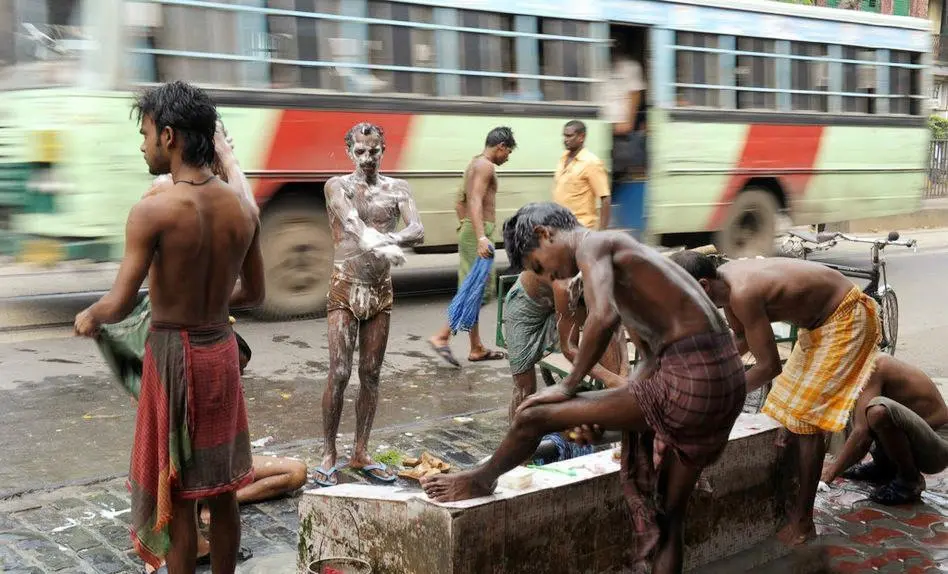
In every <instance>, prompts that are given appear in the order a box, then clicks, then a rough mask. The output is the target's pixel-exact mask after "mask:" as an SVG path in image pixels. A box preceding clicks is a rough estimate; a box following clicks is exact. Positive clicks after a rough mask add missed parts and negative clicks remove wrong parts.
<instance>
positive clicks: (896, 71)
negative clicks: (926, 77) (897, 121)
mask: <svg viewBox="0 0 948 574" xmlns="http://www.w3.org/2000/svg"><path fill="white" fill-rule="evenodd" d="M889 61H890V62H891V63H892V64H894V65H892V66H889V94H890V95H891V97H890V98H889V113H890V114H902V115H912V116H918V115H921V114H922V113H923V103H924V101H923V100H924V98H923V97H922V96H923V95H924V94H923V93H922V71H921V69H919V68H913V67H903V66H898V64H903V65H908V66H918V65H920V64H921V63H922V55H921V54H915V53H912V52H904V51H896V50H893V51H892V52H890V53H889Z"/></svg>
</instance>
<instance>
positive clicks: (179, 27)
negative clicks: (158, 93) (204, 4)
mask: <svg viewBox="0 0 948 574" xmlns="http://www.w3.org/2000/svg"><path fill="white" fill-rule="evenodd" d="M161 20H162V25H161V26H160V27H158V28H155V29H154V30H153V33H152V36H151V43H153V45H154V48H155V49H157V50H168V51H173V52H192V53H197V54H202V55H203V54H207V56H206V57H190V56H184V55H157V56H156V57H155V63H154V65H155V70H154V73H155V75H156V76H157V77H156V78H154V79H155V80H157V81H158V82H168V81H172V80H177V79H180V78H187V79H188V81H191V82H195V83H199V84H206V85H217V86H233V85H237V84H238V83H240V82H239V79H240V63H238V62H232V61H227V60H221V59H215V58H213V57H211V56H212V55H213V54H231V53H236V52H237V50H238V42H239V38H238V36H237V33H236V32H237V30H238V28H237V14H236V13H234V12H230V11H225V10H206V9H204V8H196V7H191V6H170V5H164V6H162V14H161ZM198 30H200V33H197V31H198Z"/></svg>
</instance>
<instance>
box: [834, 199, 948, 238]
mask: <svg viewBox="0 0 948 574" xmlns="http://www.w3.org/2000/svg"><path fill="white" fill-rule="evenodd" d="M935 227H948V198H937V199H926V200H923V201H922V208H921V209H920V210H918V211H916V212H914V213H903V214H899V215H889V216H885V217H870V218H867V219H854V220H852V221H844V222H841V223H834V224H829V225H827V229H828V230H831V231H842V232H843V233H880V232H888V231H903V230H908V229H931V228H935Z"/></svg>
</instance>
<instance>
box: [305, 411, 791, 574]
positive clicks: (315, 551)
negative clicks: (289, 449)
mask: <svg viewBox="0 0 948 574" xmlns="http://www.w3.org/2000/svg"><path fill="white" fill-rule="evenodd" d="M776 432H777V424H776V423H775V422H774V421H773V420H772V419H770V418H769V417H767V416H766V415H760V414H754V415H741V417H740V419H739V420H738V423H737V424H736V425H735V427H734V429H733V431H732V433H731V437H730V443H729V444H728V447H727V449H726V450H725V452H724V454H723V455H722V457H721V459H720V460H719V461H718V462H717V463H716V464H715V465H713V466H711V467H709V468H708V469H706V471H705V473H704V475H703V476H702V478H701V480H700V481H699V484H698V488H697V490H696V492H695V494H694V495H693V497H692V501H691V507H690V512H689V520H688V524H687V527H686V533H685V543H686V556H685V560H686V569H688V570H694V569H696V568H698V567H701V566H704V565H707V564H709V563H712V562H714V561H716V560H720V559H723V558H726V557H728V556H731V555H734V554H737V553H739V552H742V551H745V550H748V549H750V548H752V547H754V546H755V545H757V544H758V543H759V542H761V541H763V540H765V539H767V538H769V537H770V536H772V535H773V534H774V533H775V532H776V531H777V528H778V526H779V525H780V524H782V522H783V520H784V516H785V513H784V509H785V507H786V501H787V497H788V496H789V495H791V494H792V493H793V492H794V491H795V488H794V484H793V480H792V470H791V467H789V466H787V465H785V464H784V462H783V454H782V453H781V452H780V451H779V450H778V449H776V448H774V445H773V441H774V438H775V436H776ZM549 467H550V468H556V469H560V470H564V471H566V472H573V473H575V476H567V475H566V474H561V473H556V472H548V471H534V472H533V473H532V481H533V484H532V485H531V486H529V487H527V488H524V489H519V490H518V489H513V488H503V487H500V488H498V490H497V492H496V493H495V494H494V495H492V496H489V497H484V498H479V499H474V500H469V501H464V502H457V503H450V504H438V503H435V502H432V501H430V500H429V499H428V498H427V497H426V496H425V495H424V493H422V492H421V491H420V489H404V488H394V487H386V486H370V485H339V486H336V487H332V488H325V489H318V490H309V491H306V492H305V493H304V494H303V497H302V499H301V501H300V506H299V511H300V544H299V558H298V563H297V566H298V569H299V572H301V573H304V574H305V573H306V568H307V565H308V564H309V563H310V562H311V561H312V560H315V559H319V558H326V557H330V556H350V557H356V558H362V559H363V560H367V561H368V562H370V563H371V564H372V568H373V572H374V573H376V574H396V573H398V574H402V573H404V574H444V573H454V574H462V573H463V574H483V573H488V572H490V573H495V574H501V573H510V574H513V573H517V574H534V573H536V574H540V573H543V574H554V573H559V572H562V573H580V572H589V573H597V574H598V573H609V572H624V571H627V566H626V565H627V564H628V558H627V556H628V551H629V550H630V547H631V544H630V536H631V534H630V532H631V530H630V521H629V517H628V511H627V507H626V504H625V500H624V499H623V497H622V492H621V488H620V484H619V479H618V470H619V465H618V463H617V462H615V461H614V460H613V459H612V453H611V452H610V451H606V452H600V453H597V454H592V455H589V456H585V457H579V458H576V459H572V460H568V461H563V462H559V463H555V464H552V465H549ZM522 472H524V469H522V468H518V469H515V470H514V471H511V473H509V474H514V473H522ZM508 477H509V476H508V475H505V477H502V481H501V484H503V483H504V480H503V479H504V478H508ZM781 552H785V550H783V549H782V547H778V546H774V547H772V548H769V549H768V550H767V551H764V552H760V553H759V555H758V556H757V557H756V558H755V560H758V561H759V564H763V563H765V562H767V561H769V560H773V559H775V558H777V557H779V555H780V553H781Z"/></svg>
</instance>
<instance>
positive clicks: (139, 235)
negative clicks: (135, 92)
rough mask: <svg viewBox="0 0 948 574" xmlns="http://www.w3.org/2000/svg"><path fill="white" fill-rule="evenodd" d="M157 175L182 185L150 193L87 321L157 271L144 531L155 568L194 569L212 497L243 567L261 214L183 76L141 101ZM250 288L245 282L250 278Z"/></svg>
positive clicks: (142, 467)
mask: <svg viewBox="0 0 948 574" xmlns="http://www.w3.org/2000/svg"><path fill="white" fill-rule="evenodd" d="M135 109H136V110H137V111H138V115H139V121H140V123H141V133H142V136H143V137H144V142H143V144H142V148H141V149H142V153H144V155H145V162H146V163H147V164H148V168H149V171H150V172H151V173H152V175H159V174H163V173H170V174H171V176H172V180H173V183H174V188H173V189H171V190H167V191H164V192H162V193H158V194H155V195H151V196H149V197H145V198H144V199H142V200H141V201H140V202H139V203H137V204H136V205H135V206H134V207H133V208H132V210H131V212H130V213H129V216H128V224H127V226H126V243H125V257H124V258H123V260H122V264H121V267H120V268H119V272H118V276H117V277H116V280H115V284H114V285H113V286H112V289H111V290H110V291H109V293H108V294H106V295H105V296H104V297H102V299H100V300H99V301H98V302H96V303H95V304H93V305H92V306H90V307H89V308H88V309H86V310H85V311H83V312H82V313H80V314H79V315H78V316H77V317H76V325H75V328H76V333H77V334H79V335H83V336H94V335H95V333H96V332H97V330H98V328H99V326H100V325H102V324H106V323H114V322H117V321H119V320H121V319H122V318H123V317H125V316H126V315H127V314H128V313H129V312H130V311H131V310H132V309H133V308H134V306H135V302H136V301H135V300H136V295H137V294H138V290H139V288H140V287H141V284H142V282H143V281H144V279H145V276H146V274H147V275H148V280H149V295H150V297H151V301H152V326H151V331H150V333H149V336H148V342H147V344H146V351H145V357H144V362H143V372H142V383H141V394H140V399H139V406H138V415H137V418H136V427H135V440H134V446H133V449H134V450H133V453H132V462H131V468H130V470H129V484H130V488H131V491H132V516H131V522H132V540H133V542H134V545H135V549H136V550H137V552H138V554H139V555H140V556H142V557H143V559H145V561H146V562H148V563H149V564H150V565H151V566H152V567H155V568H157V567H159V566H160V564H161V562H162V559H164V558H167V564H168V570H169V572H172V573H178V572H194V570H195V563H194V556H195V554H196V551H197V550H196V545H197V528H196V524H195V521H196V515H195V502H196V500H198V499H206V500H207V504H208V508H209V509H210V514H211V517H212V520H213V523H214V528H213V529H212V531H211V539H210V543H211V562H212V568H213V571H214V572H215V573H216V572H231V573H232V572H234V570H235V568H236V561H237V552H238V548H239V544H240V515H239V513H238V510H237V498H236V495H235V493H236V491H237V490H238V489H240V488H242V487H243V486H246V485H248V484H250V483H251V482H252V481H253V468H252V459H251V453H250V437H249V433H248V429H247V415H246V411H245V406H244V397H243V391H242V388H241V383H240V371H239V368H240V367H239V364H238V347H237V342H236V339H235V337H234V332H233V330H232V328H231V326H230V324H229V322H228V313H229V309H230V308H231V307H247V306H252V305H256V304H258V303H259V302H260V301H261V300H262V299H263V295H264V287H263V285H264V281H263V258H262V256H261V253H260V244H259V227H260V225H259V220H258V219H257V216H256V215H255V210H254V208H253V206H252V205H251V204H250V202H249V201H248V199H247V197H246V196H245V195H244V194H242V193H238V192H235V190H234V189H233V188H231V187H230V186H229V185H228V184H226V183H224V182H222V181H221V180H220V179H218V178H217V177H215V176H214V174H213V173H212V171H211V165H212V163H213V162H214V161H215V144H214V137H215V129H216V122H217V111H216V109H215V107H214V104H213V102H212V101H211V100H210V98H209V97H208V96H207V94H205V93H204V92H203V91H202V90H200V89H198V88H196V87H194V86H191V85H189V84H186V83H183V82H174V83H170V84H164V85H162V86H158V87H156V88H151V89H149V90H147V91H145V92H143V93H142V94H141V95H140V96H139V97H138V99H137V101H136V102H135ZM238 277H239V278H240V288H239V289H236V290H235V286H236V284H237V279H238Z"/></svg>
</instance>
